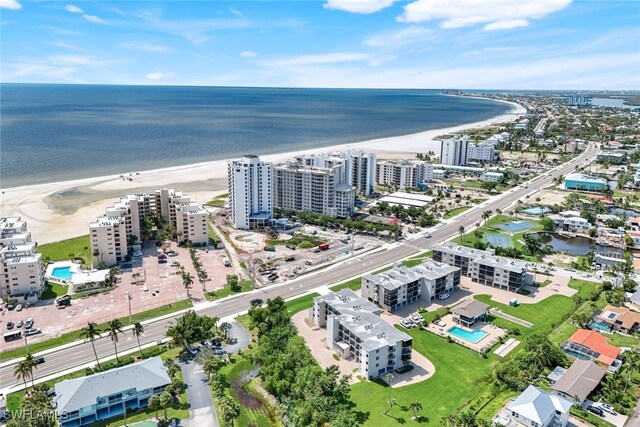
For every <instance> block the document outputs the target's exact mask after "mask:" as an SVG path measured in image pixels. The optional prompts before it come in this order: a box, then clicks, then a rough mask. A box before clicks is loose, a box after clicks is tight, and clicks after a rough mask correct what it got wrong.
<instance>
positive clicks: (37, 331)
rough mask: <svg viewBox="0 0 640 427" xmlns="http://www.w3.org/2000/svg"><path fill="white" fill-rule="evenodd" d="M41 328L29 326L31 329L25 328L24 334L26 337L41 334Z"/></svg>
mask: <svg viewBox="0 0 640 427" xmlns="http://www.w3.org/2000/svg"><path fill="white" fill-rule="evenodd" d="M41 333H42V330H41V329H40V328H31V329H27V330H26V331H25V332H24V334H25V335H26V336H28V337H30V336H31V335H38V334H41Z"/></svg>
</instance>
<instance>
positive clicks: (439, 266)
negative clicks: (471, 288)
mask: <svg viewBox="0 0 640 427" xmlns="http://www.w3.org/2000/svg"><path fill="white" fill-rule="evenodd" d="M458 270H460V269H459V268H458V267H453V266H450V265H448V264H444V263H441V262H436V261H433V260H430V259H427V260H424V261H423V262H422V263H421V264H419V265H416V266H415V267H406V266H404V265H397V266H395V267H394V268H393V269H391V270H387V271H385V272H383V273H378V274H367V275H365V276H364V277H363V278H364V279H365V280H368V281H371V282H373V283H375V284H377V285H379V286H382V287H384V288H385V289H388V290H394V289H397V288H399V287H401V286H402V285H404V284H407V283H411V282H415V281H417V280H420V279H422V278H425V279H429V280H434V279H437V278H440V277H443V276H446V275H447V274H449V273H453V272H454V271H458Z"/></svg>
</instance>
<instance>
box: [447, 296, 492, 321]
mask: <svg viewBox="0 0 640 427" xmlns="http://www.w3.org/2000/svg"><path fill="white" fill-rule="evenodd" d="M488 311H489V306H488V305H487V304H485V303H483V302H482V301H478V300H475V299H469V300H466V301H464V302H463V303H461V304H459V305H457V306H455V307H454V308H452V309H451V314H453V321H454V322H456V323H457V324H459V325H463V326H466V327H467V328H469V327H471V326H473V325H474V324H475V323H476V322H484V321H486V320H487V313H488Z"/></svg>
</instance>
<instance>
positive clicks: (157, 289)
mask: <svg viewBox="0 0 640 427" xmlns="http://www.w3.org/2000/svg"><path fill="white" fill-rule="evenodd" d="M171 249H173V250H175V251H176V252H177V254H178V255H177V256H175V257H168V262H167V263H166V264H159V263H158V258H157V257H156V255H157V250H156V247H155V243H154V242H151V241H148V242H146V244H145V247H144V249H143V257H142V258H139V259H138V260H137V261H136V262H134V268H135V269H136V271H140V270H138V268H142V269H143V271H144V281H140V282H138V283H137V284H133V283H132V282H134V280H132V275H133V270H131V271H125V272H123V273H122V274H121V275H119V276H118V278H119V283H118V286H117V287H116V288H115V289H114V290H112V291H109V292H104V293H102V294H99V295H95V296H91V297H86V298H80V299H74V300H73V301H72V305H71V306H70V307H67V308H66V309H64V310H59V309H57V308H56V306H55V304H54V301H53V300H48V301H41V302H39V303H38V304H36V305H35V306H34V307H30V308H26V309H24V310H22V311H21V312H17V311H15V310H14V311H6V310H3V311H2V313H1V315H0V319H1V321H2V323H1V325H2V326H1V329H2V333H4V332H6V331H7V329H6V324H7V322H9V321H12V322H14V323H16V322H17V321H19V320H26V319H28V318H33V319H34V327H36V328H40V329H42V334H39V335H34V336H32V337H30V338H29V341H33V342H38V341H43V340H47V339H50V338H53V337H56V336H60V335H61V334H62V333H63V332H68V331H72V330H76V329H80V328H82V327H84V326H85V325H86V324H87V322H96V323H101V322H106V321H109V320H112V319H115V318H121V317H126V316H128V314H129V306H128V303H127V293H129V295H131V312H132V313H139V312H142V311H145V310H149V309H152V308H155V307H159V306H162V305H166V304H171V303H173V302H176V301H180V300H184V299H186V298H187V292H186V290H185V288H184V286H183V284H182V279H181V276H180V274H179V273H178V268H177V267H171V263H172V262H174V261H177V262H179V263H180V264H181V265H183V266H184V267H185V270H186V271H187V272H189V273H191V275H192V276H193V277H194V284H193V286H192V288H191V289H190V293H191V297H192V299H193V301H194V303H197V302H200V301H204V293H205V291H203V286H202V284H201V283H199V282H198V281H197V274H196V272H195V269H194V268H193V263H192V262H191V257H190V255H189V250H188V249H186V248H178V247H177V245H175V243H173V244H171ZM197 252H198V257H199V258H200V261H201V262H202V264H203V267H204V269H205V270H206V271H207V274H208V276H209V280H207V282H206V283H205V284H204V286H205V288H206V291H213V290H217V289H222V288H223V287H224V284H225V282H226V275H227V274H233V273H234V272H235V270H234V269H233V268H230V267H224V265H223V264H222V258H223V257H224V256H225V252H224V251H223V250H208V251H207V250H205V249H198V250H197ZM145 286H146V287H147V291H145V290H144V287H145ZM14 330H15V329H14ZM22 345H23V341H22V340H20V341H14V342H10V343H3V349H6V350H8V349H11V348H15V347H20V346H22Z"/></svg>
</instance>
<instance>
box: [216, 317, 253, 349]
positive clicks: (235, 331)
mask: <svg viewBox="0 0 640 427" xmlns="http://www.w3.org/2000/svg"><path fill="white" fill-rule="evenodd" d="M229 323H231V330H230V331H229V336H230V337H231V339H230V340H229V344H226V345H223V346H222V350H223V352H224V353H225V354H232V353H237V352H238V350H242V349H244V348H246V347H247V346H248V345H249V343H250V342H251V335H249V332H247V330H246V329H245V328H243V327H242V326H240V325H239V324H238V323H237V322H229Z"/></svg>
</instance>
